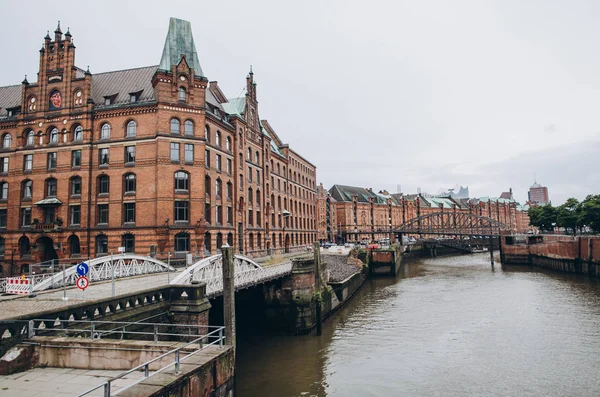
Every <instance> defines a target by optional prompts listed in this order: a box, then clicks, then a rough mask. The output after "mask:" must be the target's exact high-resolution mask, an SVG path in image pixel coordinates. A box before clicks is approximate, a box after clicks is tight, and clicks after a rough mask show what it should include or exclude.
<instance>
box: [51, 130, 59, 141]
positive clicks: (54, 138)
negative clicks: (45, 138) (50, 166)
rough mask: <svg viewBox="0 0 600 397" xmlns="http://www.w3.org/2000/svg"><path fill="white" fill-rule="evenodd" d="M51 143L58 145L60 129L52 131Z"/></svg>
mask: <svg viewBox="0 0 600 397" xmlns="http://www.w3.org/2000/svg"><path fill="white" fill-rule="evenodd" d="M50 143H51V144H57V143H58V128H52V130H51V131H50Z"/></svg>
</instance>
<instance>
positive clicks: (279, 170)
mask: <svg viewBox="0 0 600 397" xmlns="http://www.w3.org/2000/svg"><path fill="white" fill-rule="evenodd" d="M277 174H281V167H280V166H279V163H277Z"/></svg>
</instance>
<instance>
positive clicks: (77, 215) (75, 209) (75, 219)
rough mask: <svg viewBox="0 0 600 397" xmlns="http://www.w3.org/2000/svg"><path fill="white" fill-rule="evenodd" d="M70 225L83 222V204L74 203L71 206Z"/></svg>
mask: <svg viewBox="0 0 600 397" xmlns="http://www.w3.org/2000/svg"><path fill="white" fill-rule="evenodd" d="M69 211H70V214H69V218H70V219H69V225H79V224H80V223H81V206H79V205H72V206H70V207H69Z"/></svg>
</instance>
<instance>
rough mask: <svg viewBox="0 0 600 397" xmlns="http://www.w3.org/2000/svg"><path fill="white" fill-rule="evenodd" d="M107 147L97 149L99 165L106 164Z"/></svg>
mask: <svg viewBox="0 0 600 397" xmlns="http://www.w3.org/2000/svg"><path fill="white" fill-rule="evenodd" d="M108 160H109V159H108V148H102V149H100V150H99V151H98V163H99V165H100V166H103V165H108Z"/></svg>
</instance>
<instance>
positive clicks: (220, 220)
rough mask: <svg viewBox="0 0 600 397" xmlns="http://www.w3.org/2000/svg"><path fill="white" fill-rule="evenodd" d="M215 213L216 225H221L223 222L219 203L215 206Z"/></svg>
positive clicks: (221, 208)
mask: <svg viewBox="0 0 600 397" xmlns="http://www.w3.org/2000/svg"><path fill="white" fill-rule="evenodd" d="M215 215H216V218H217V225H222V224H223V207H222V206H220V205H217V206H216V208H215Z"/></svg>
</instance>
